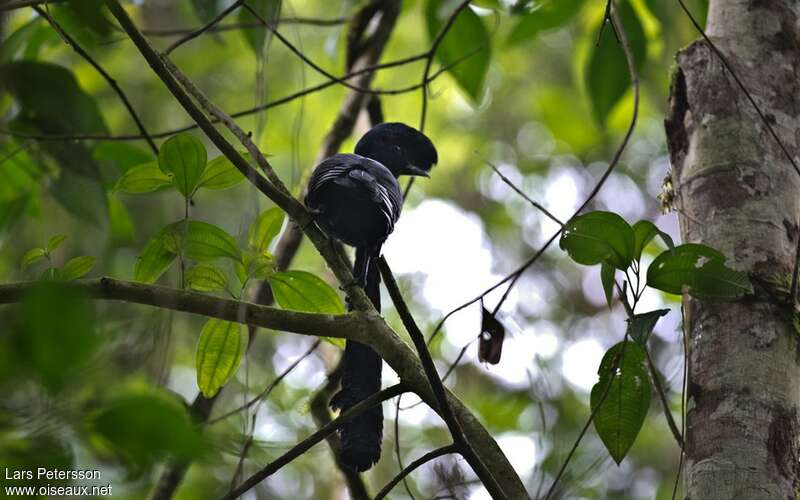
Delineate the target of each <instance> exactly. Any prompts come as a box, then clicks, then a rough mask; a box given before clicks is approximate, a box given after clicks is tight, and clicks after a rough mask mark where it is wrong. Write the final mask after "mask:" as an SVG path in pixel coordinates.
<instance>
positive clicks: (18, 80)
mask: <svg viewBox="0 0 800 500" xmlns="http://www.w3.org/2000/svg"><path fill="white" fill-rule="evenodd" d="M0 74H2V75H3V80H2V86H3V87H4V88H6V89H8V91H9V92H11V94H12V95H13V96H14V99H16V101H17V102H18V103H19V105H20V108H21V109H20V112H19V116H23V117H25V118H27V119H29V120H30V121H31V122H33V123H35V124H36V125H37V128H39V129H40V130H41V131H42V132H47V133H51V134H58V133H72V134H78V133H82V134H95V133H96V134H106V133H108V129H107V128H106V126H105V122H104V121H103V116H102V114H101V113H100V108H99V106H98V105H97V103H96V102H95V100H94V98H92V97H91V96H90V95H89V94H87V93H86V92H84V91H83V90H82V89H81V88H80V87H79V86H78V82H77V80H76V79H75V77H74V76H73V74H72V72H70V71H69V70H68V69H67V68H65V67H62V66H58V65H55V64H50V63H40V62H33V61H15V62H11V63H7V64H5V65H3V66H2V67H0Z"/></svg>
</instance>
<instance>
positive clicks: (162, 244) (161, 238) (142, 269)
mask: <svg viewBox="0 0 800 500" xmlns="http://www.w3.org/2000/svg"><path fill="white" fill-rule="evenodd" d="M174 231H175V224H170V225H168V226H165V227H164V228H162V229H161V230H160V231H159V232H157V233H156V234H155V235H154V236H153V237H152V238H150V240H149V241H148V242H147V244H146V245H145V246H144V248H143V249H142V252H141V253H140V254H139V256H138V257H137V259H136V266H135V267H134V270H133V279H135V280H136V281H141V282H144V283H153V282H154V281H156V280H157V279H158V278H159V277H160V276H161V275H162V274H164V271H166V270H167V269H168V268H169V266H170V264H172V262H173V261H174V260H175V258H176V257H177V256H178V254H177V252H175V251H174V250H173V249H174V248H175V245H174V242H173V241H172V240H173V233H174Z"/></svg>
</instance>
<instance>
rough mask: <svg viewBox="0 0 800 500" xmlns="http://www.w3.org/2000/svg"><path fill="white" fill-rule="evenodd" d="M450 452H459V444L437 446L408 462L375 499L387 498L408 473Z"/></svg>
mask: <svg viewBox="0 0 800 500" xmlns="http://www.w3.org/2000/svg"><path fill="white" fill-rule="evenodd" d="M450 453H458V446H457V445H455V444H450V445H447V446H442V447H441V448H437V449H435V450H433V451H429V452H428V453H426V454H424V455H422V456H421V457H419V458H418V459H416V460H414V461H413V462H411V463H410V464H408V466H407V467H405V468H403V470H402V471H400V474H398V475H396V476H395V477H394V478H392V480H391V481H389V482H388V483H386V486H384V487H383V488H381V491H379V492H378V494H377V495H375V500H382V499H384V498H386V495H388V494H389V492H390V491H392V488H394V487H395V486H397V483H399V482H400V481H402V480H403V479H404V478H405V477H406V476H407V475H409V474H411V473H412V472H414V470H416V469H417V468H418V467H420V466H422V465H425V464H426V463H428V462H430V461H431V460H436V459H437V458H439V457H441V456H443V455H449V454H450Z"/></svg>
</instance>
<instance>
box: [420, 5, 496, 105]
mask: <svg viewBox="0 0 800 500" xmlns="http://www.w3.org/2000/svg"><path fill="white" fill-rule="evenodd" d="M455 6H456V4H455V3H454V2H449V1H445V0H428V2H427V4H426V6H425V21H426V24H427V27H428V36H429V38H430V40H431V41H433V40H434V39H435V38H436V36H437V35H438V34H439V32H440V30H441V29H442V27H443V26H444V23H445V22H446V21H447V20H448V19H449V18H450V15H451V14H452V13H453V11H454V10H453V9H454V8H455ZM436 58H437V59H438V60H439V62H440V63H441V64H442V66H445V67H447V68H449V69H448V70H447V71H448V73H450V75H452V77H453V79H455V81H456V83H458V85H459V86H460V87H461V88H462V89H463V90H464V92H466V93H467V95H468V96H469V97H470V98H472V100H473V101H478V100H479V99H480V97H481V93H482V91H483V85H484V82H485V80H486V73H487V72H488V70H489V61H490V60H491V45H490V40H489V32H488V31H487V30H486V26H485V25H484V24H483V21H482V20H481V18H480V17H479V16H478V15H477V14H476V13H475V12H474V11H473V10H472V9H471V8H469V7H465V8H464V9H462V10H461V12H460V13H459V14H458V16H457V17H456V19H455V21H454V22H453V24H452V25H451V26H450V29H449V30H448V32H447V34H446V35H445V36H444V38H443V39H442V41H441V43H440V44H439V47H438V48H437V50H436Z"/></svg>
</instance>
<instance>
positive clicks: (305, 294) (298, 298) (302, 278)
mask: <svg viewBox="0 0 800 500" xmlns="http://www.w3.org/2000/svg"><path fill="white" fill-rule="evenodd" d="M268 280H269V285H270V287H272V293H273V294H274V295H275V302H277V303H278V305H279V306H281V307H282V308H284V309H289V310H291V311H305V312H317V313H327V314H342V313H344V305H343V304H342V300H341V299H340V298H339V294H337V293H336V291H335V290H334V289H333V288H331V286H330V285H329V284H327V283H325V282H324V281H323V280H322V279H320V278H318V277H317V276H315V275H313V274H311V273H309V272H306V271H286V272H282V273H275V274H272V275H270V276H269V278H268Z"/></svg>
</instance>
